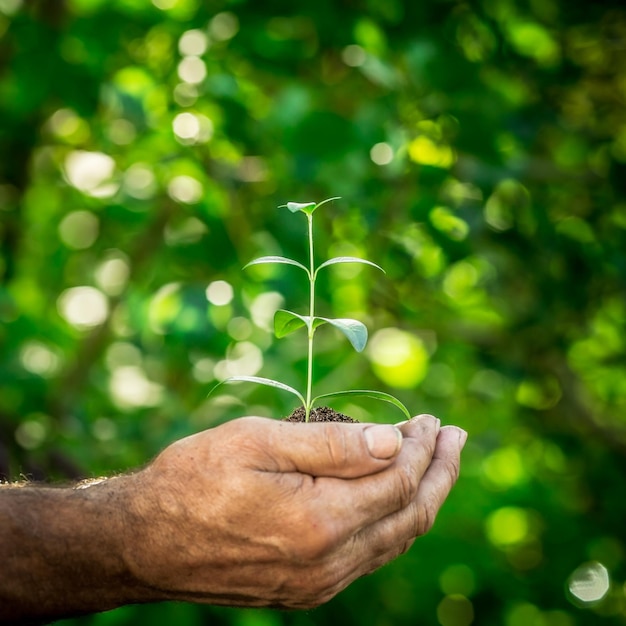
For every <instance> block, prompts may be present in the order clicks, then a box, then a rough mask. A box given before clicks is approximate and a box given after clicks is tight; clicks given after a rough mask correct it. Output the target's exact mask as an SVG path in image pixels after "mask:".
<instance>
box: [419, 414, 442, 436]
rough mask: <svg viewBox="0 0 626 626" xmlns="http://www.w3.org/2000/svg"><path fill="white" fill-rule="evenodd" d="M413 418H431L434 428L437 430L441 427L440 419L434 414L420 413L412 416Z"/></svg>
mask: <svg viewBox="0 0 626 626" xmlns="http://www.w3.org/2000/svg"><path fill="white" fill-rule="evenodd" d="M413 419H414V420H433V421H434V422H435V429H436V430H437V432H439V430H440V429H441V420H440V419H439V418H438V417H435V416H434V415H430V414H429V413H423V414H422V415H417V416H416V417H414V418H413Z"/></svg>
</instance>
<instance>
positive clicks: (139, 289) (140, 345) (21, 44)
mask: <svg viewBox="0 0 626 626" xmlns="http://www.w3.org/2000/svg"><path fill="white" fill-rule="evenodd" d="M0 38H1V39H0V150H1V151H2V153H1V158H0V245H1V257H0V440H1V443H0V474H1V475H2V476H4V477H5V478H9V479H14V480H15V479H19V478H20V476H26V477H29V478H33V479H41V478H46V477H47V478H53V479H56V480H62V479H72V478H76V477H83V476H95V475H102V474H108V473H111V472H116V471H120V470H124V469H127V468H132V467H136V466H137V465H140V464H143V463H145V462H147V461H148V460H149V459H150V458H151V457H152V456H153V455H154V454H156V453H157V452H158V451H159V450H161V449H162V448H163V447H164V446H166V445H167V444H168V443H169V442H171V441H173V440H174V439H176V438H178V437H181V436H184V435H186V434H189V433H192V432H195V431H198V430H201V429H204V428H208V427H212V426H215V425H217V424H219V423H221V422H223V421H225V420H227V419H232V418H234V417H237V416H240V415H244V414H249V413H256V414H260V415H266V416H275V417H281V416H284V415H287V414H288V413H289V412H290V411H291V409H292V408H293V402H292V398H291V397H289V396H288V394H287V395H284V394H282V393H281V392H276V391H274V390H269V389H264V388H257V387H254V386H252V385H240V386H238V387H236V388H235V387H228V386H227V387H223V388H222V389H221V391H220V392H219V393H217V394H215V395H213V396H211V398H209V399H207V392H208V391H209V389H211V387H212V386H213V385H214V384H215V382H216V381H218V380H221V379H223V378H225V377H227V376H229V375H233V374H249V375H254V374H258V375H262V376H267V377H273V378H277V379H279V380H282V381H283V382H286V383H289V384H291V385H294V386H297V387H299V388H302V386H303V377H304V371H305V367H304V365H305V364H304V359H303V357H304V354H305V351H304V337H303V336H300V335H294V336H292V337H290V338H287V339H283V340H280V341H277V340H274V339H273V336H272V334H271V331H270V325H271V319H272V315H273V312H274V311H275V309H276V308H278V307H279V306H282V305H285V306H288V307H289V308H291V309H292V310H296V311H301V312H304V311H305V310H306V297H307V290H306V285H305V284H303V283H302V281H301V278H302V277H301V275H300V273H299V272H298V270H295V269H293V268H289V267H285V266H263V267H254V268H250V269H249V270H245V271H242V267H243V265H245V263H246V262H247V261H249V260H250V259H252V258H254V257H256V256H260V255H267V254H282V255H285V256H291V257H293V258H296V259H300V260H304V259H305V258H306V249H305V245H306V239H305V220H304V219H303V218H302V216H299V215H292V214H290V213H288V212H286V211H285V210H284V209H282V210H279V209H277V206H278V205H280V204H283V203H285V202H287V201H301V202H306V201H312V200H314V201H320V200H322V199H324V198H326V197H329V196H341V197H342V199H341V200H339V201H337V202H334V203H333V204H330V205H327V206H326V207H324V208H323V209H321V210H320V212H319V213H316V219H317V224H316V237H317V252H318V260H319V261H321V260H324V259H325V258H328V257H330V256H332V255H340V254H348V255H356V256H364V257H366V258H368V259H371V260H372V261H375V262H376V263H378V264H380V265H382V266H383V267H384V268H385V269H386V272H387V273H386V275H384V276H383V275H382V274H380V273H378V272H376V271H375V270H372V269H371V268H367V267H365V266H363V267H361V266H338V267H336V268H334V269H329V270H328V272H327V274H325V275H324V277H323V279H321V280H320V283H319V290H318V294H319V309H318V310H319V311H320V314H325V315H328V316H336V317H343V316H347V317H355V318H357V319H360V320H362V321H364V322H366V323H367V325H368V327H369V328H370V331H371V339H370V344H369V347H368V348H367V349H366V351H365V353H364V354H360V355H359V354H356V353H354V352H353V351H352V349H351V348H350V346H349V344H348V343H347V342H346V341H345V339H342V338H340V337H338V336H337V334H335V333H334V331H333V330H332V329H329V328H324V329H322V330H320V332H319V333H318V335H317V337H318V339H319V341H318V343H317V348H316V350H317V366H316V368H317V369H316V385H317V390H318V391H319V392H320V393H323V392H325V391H332V390H335V389H338V388H342V387H345V388H359V387H369V388H372V389H380V390H382V391H388V392H390V393H393V394H395V395H397V396H398V397H400V398H401V399H402V400H403V401H404V402H405V403H406V404H407V405H408V406H409V408H410V410H411V411H412V412H413V413H421V412H430V413H434V414H436V415H438V416H439V417H441V419H442V421H443V422H444V423H455V424H459V425H461V426H462V427H463V428H465V429H467V430H468V431H469V433H470V439H469V442H468V444H467V447H466V450H465V452H464V465H463V469H462V476H461V478H460V480H459V483H458V485H457V487H456V489H455V490H454V492H453V494H452V495H451V497H450V499H449V501H448V502H447V504H446V505H445V507H444V509H443V510H442V512H441V514H440V516H439V518H438V520H437V523H436V526H435V528H434V529H433V531H432V532H431V533H430V534H429V535H428V536H426V537H424V538H422V539H420V540H418V542H417V543H416V544H415V546H414V547H413V548H412V550H411V551H410V552H409V554H407V555H405V556H404V557H402V558H400V559H398V560H397V561H395V562H394V563H392V564H390V565H388V566H386V567H384V568H383V569H382V570H380V571H379V572H377V573H375V574H374V575H372V576H369V577H367V578H364V579H361V580H359V581H357V582H355V583H354V584H353V585H352V586H351V587H350V588H349V589H347V590H346V591H344V592H343V593H342V594H340V595H339V596H338V597H337V598H336V599H334V600H333V601H332V602H331V603H329V604H328V605H326V606H324V607H322V608H320V609H317V610H315V611H310V612H303V613H281V612H274V611H245V610H228V609H213V608H210V607H196V606H193V605H186V604H165V605H159V606H143V607H127V608H123V609H120V610H117V611H113V612H110V613H107V614H102V615H98V616H93V617H86V618H83V619H79V620H74V621H68V622H66V623H67V624H89V625H97V626H122V625H127V624H129V625H130V624H136V623H139V621H140V620H141V622H142V623H150V624H171V623H176V624H184V625H194V624H205V623H211V624H225V625H232V626H282V625H285V626H288V625H289V626H291V625H293V626H310V625H318V624H330V623H342V624H345V625H347V626H351V625H357V624H358V625H362V624H366V625H373V626H396V625H397V626H402V625H407V626H408V625H416V624H425V625H426V624H427V625H431V624H432V625H437V624H438V625H440V626H468V625H469V624H477V625H480V626H582V625H587V624H589V625H596V624H598V625H607V626H609V625H616V624H624V623H626V596H625V590H626V587H625V580H626V565H625V561H624V559H625V542H626V533H625V530H624V529H625V526H626V498H624V495H625V488H624V480H625V477H626V471H625V470H626V460H625V455H624V453H625V451H626V418H625V409H626V352H625V343H626V8H625V7H624V4H623V2H622V1H621V0H606V1H602V2H593V3H591V2H582V1H581V0H573V1H572V2H565V0H481V1H475V2H460V1H455V0H422V1H421V2H420V1H411V0H384V1H383V0H350V1H349V0H336V1H335V2H329V1H328V0H316V1H315V2H313V1H302V2H299V3H293V2H284V1H265V2H252V1H251V0H232V1H230V2H226V1H218V0H205V1H204V2H201V0H152V1H149V0H46V1H44V0H41V1H36V0H31V1H28V0H0ZM335 406H336V408H339V409H342V410H344V411H345V412H348V413H350V414H351V415H352V416H353V417H356V418H358V419H361V420H373V421H381V422H388V421H390V422H394V421H399V420H400V419H402V415H401V414H400V413H399V412H397V410H396V409H394V408H393V407H391V406H387V405H381V404H379V403H376V402H370V401H367V400H364V401H359V402H350V403H349V404H346V403H345V402H344V403H343V404H341V403H336V404H335Z"/></svg>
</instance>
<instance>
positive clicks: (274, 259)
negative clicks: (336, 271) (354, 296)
mask: <svg viewBox="0 0 626 626" xmlns="http://www.w3.org/2000/svg"><path fill="white" fill-rule="evenodd" d="M265 263H282V264H284V265H295V266H296V267H299V268H300V269H301V270H304V271H305V272H306V274H307V276H308V277H309V280H311V279H313V280H315V279H316V278H317V274H318V272H319V271H320V270H321V269H322V268H324V267H328V266H329V265H337V264H338V263H363V264H364V265H371V266H372V267H375V268H377V269H379V270H380V271H381V272H382V273H383V274H384V273H385V270H384V269H383V268H382V267H380V265H376V263H372V262H371V261H368V260H367V259H360V258H358V257H356V256H337V257H334V258H332V259H328V261H324V263H321V264H320V265H319V266H318V267H317V269H316V270H315V271H314V272H313V275H311V271H310V270H309V268H308V267H306V266H304V265H302V263H299V262H298V261H294V260H293V259H288V258H287V257H284V256H262V257H259V258H258V259H254V261H250V263H247V264H246V265H244V268H243V269H246V268H247V267H250V266H252V265H263V264H265Z"/></svg>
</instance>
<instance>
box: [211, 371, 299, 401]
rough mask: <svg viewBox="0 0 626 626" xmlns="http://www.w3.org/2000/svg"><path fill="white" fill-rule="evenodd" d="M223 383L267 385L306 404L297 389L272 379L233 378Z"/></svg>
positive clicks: (258, 377)
mask: <svg viewBox="0 0 626 626" xmlns="http://www.w3.org/2000/svg"><path fill="white" fill-rule="evenodd" d="M222 383H257V384H258V385H265V386H266V387H274V388H276V389H282V390H283V391H288V392H289V393H292V394H293V395H294V396H296V397H297V398H298V399H299V400H300V402H302V406H304V404H305V401H304V397H303V396H302V394H301V393H300V392H299V391H298V390H297V389H294V388H293V387H290V386H289V385H285V383H280V382H278V381H277V380H272V379H271V378H261V377H260V376H231V377H230V378H227V379H226V380H224V381H222ZM222 383H220V384H222ZM211 391H213V390H211Z"/></svg>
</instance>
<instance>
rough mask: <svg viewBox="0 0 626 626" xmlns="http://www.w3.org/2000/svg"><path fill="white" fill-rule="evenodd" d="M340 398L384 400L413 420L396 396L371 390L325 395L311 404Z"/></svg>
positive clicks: (336, 392) (354, 390) (314, 399)
mask: <svg viewBox="0 0 626 626" xmlns="http://www.w3.org/2000/svg"><path fill="white" fill-rule="evenodd" d="M339 396H365V397H367V398H374V399H375V400H382V401H383V402H388V403H389V404H393V405H394V406H396V407H398V408H399V409H400V410H401V411H402V412H403V413H404V415H405V417H406V418H407V419H409V420H410V419H411V414H410V413H409V409H407V408H406V406H404V404H403V403H402V402H400V400H398V398H395V397H394V396H392V395H390V394H388V393H384V392H382V391H370V390H369V389H352V390H349V391H334V392H332V393H324V394H322V395H321V396H317V398H313V401H312V403H311V404H316V403H317V401H318V400H322V399H323V398H337V397H339Z"/></svg>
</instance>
